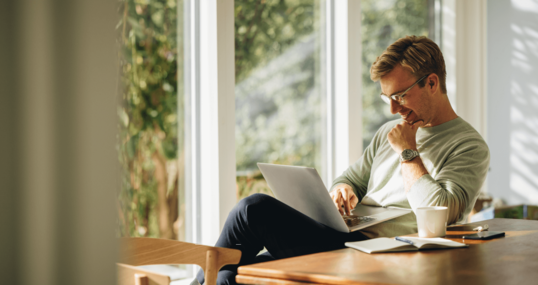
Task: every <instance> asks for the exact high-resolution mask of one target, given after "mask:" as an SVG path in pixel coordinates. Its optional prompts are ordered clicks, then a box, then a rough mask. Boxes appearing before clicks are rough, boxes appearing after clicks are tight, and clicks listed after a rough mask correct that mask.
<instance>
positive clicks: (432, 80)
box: [426, 73, 439, 94]
mask: <svg viewBox="0 0 538 285" xmlns="http://www.w3.org/2000/svg"><path fill="white" fill-rule="evenodd" d="M426 80H427V81H426V87H428V89H429V90H430V92H431V93H432V94H434V93H435V92H437V89H439V76H437V74H435V73H432V74H430V75H429V76H428V78H426Z"/></svg>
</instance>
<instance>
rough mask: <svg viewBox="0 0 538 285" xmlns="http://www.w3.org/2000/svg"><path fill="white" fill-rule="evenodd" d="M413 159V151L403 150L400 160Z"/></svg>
mask: <svg viewBox="0 0 538 285" xmlns="http://www.w3.org/2000/svg"><path fill="white" fill-rule="evenodd" d="M413 157H414V153H413V150H410V149H405V150H404V151H403V152H402V159H403V160H410V159H411V158H413Z"/></svg>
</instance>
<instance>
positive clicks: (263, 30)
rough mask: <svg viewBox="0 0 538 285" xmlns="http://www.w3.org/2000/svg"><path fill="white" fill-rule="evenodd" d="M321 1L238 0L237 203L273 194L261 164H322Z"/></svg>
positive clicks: (236, 61) (236, 33)
mask: <svg viewBox="0 0 538 285" xmlns="http://www.w3.org/2000/svg"><path fill="white" fill-rule="evenodd" d="M318 11H319V1H312V0H285V1H284V0H273V1H271V0H267V1H255V0H236V1H235V71H236V76H235V78H236V92H235V93H236V159H237V171H238V177H237V196H238V199H240V198H243V197H246V196H248V195H250V194H252V193H259V192H262V193H267V194H270V191H269V189H268V187H267V184H266V183H265V181H264V180H263V177H262V176H261V174H260V172H259V171H258V168H257V166H256V163H257V162H270V163H277V164H288V165H305V166H311V167H316V168H318V169H319V167H320V165H321V130H322V126H321V92H319V86H318V83H317V81H318V77H319V75H318V74H319V56H318V54H319V45H320V42H319V39H318V38H319V36H318V30H319V19H318V16H319V12H318Z"/></svg>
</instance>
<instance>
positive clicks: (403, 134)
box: [387, 121, 424, 154]
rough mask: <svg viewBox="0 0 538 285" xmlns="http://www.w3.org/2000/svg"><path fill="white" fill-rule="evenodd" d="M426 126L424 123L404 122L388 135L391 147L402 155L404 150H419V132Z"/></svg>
mask: <svg viewBox="0 0 538 285" xmlns="http://www.w3.org/2000/svg"><path fill="white" fill-rule="evenodd" d="M423 124H424V122H423V121H418V122H415V123H414V124H412V125H411V124H409V123H407V122H406V121H403V122H401V123H399V124H398V125H396V126H395V127H394V128H392V130H391V131H390V132H389V134H388V135H387V139H388V140H389V143H390V146H391V147H392V149H393V150H394V151H395V152H396V153H397V154H401V153H402V151H403V150H404V149H413V150H416V149H417V139H416V135H417V130H418V128H419V127H421V126H422V125H423Z"/></svg>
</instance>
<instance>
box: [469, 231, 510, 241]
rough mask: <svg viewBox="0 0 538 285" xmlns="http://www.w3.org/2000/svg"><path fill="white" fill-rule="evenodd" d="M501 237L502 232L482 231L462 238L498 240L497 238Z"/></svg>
mask: <svg viewBox="0 0 538 285" xmlns="http://www.w3.org/2000/svg"><path fill="white" fill-rule="evenodd" d="M503 236H504V232H490V231H484V232H478V233H476V234H472V235H466V236H463V238H464V239H492V238H498V237H503Z"/></svg>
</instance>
